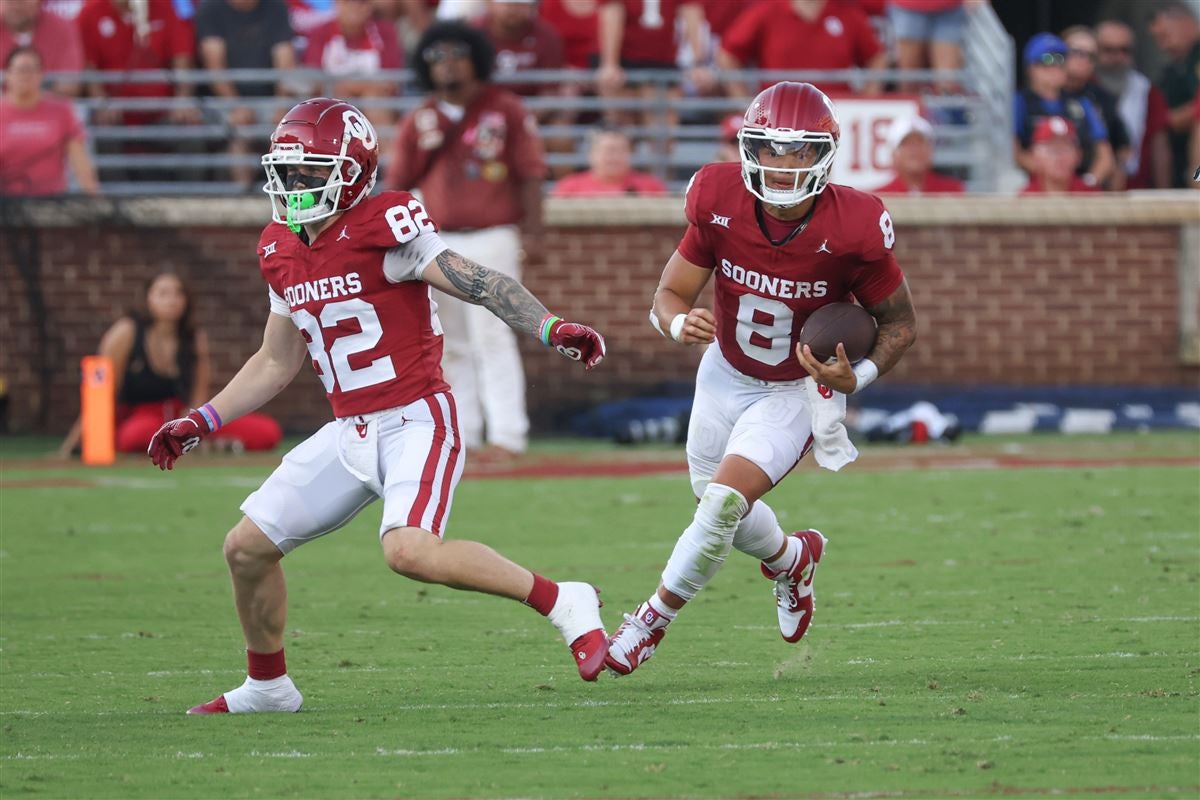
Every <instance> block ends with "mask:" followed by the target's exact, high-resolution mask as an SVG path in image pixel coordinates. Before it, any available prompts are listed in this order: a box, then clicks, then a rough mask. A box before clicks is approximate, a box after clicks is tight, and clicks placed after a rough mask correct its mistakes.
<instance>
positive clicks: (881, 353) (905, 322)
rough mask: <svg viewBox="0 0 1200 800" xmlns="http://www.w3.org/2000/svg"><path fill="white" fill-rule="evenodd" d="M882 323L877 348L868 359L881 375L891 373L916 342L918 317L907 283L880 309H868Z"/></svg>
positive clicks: (884, 302) (878, 307)
mask: <svg viewBox="0 0 1200 800" xmlns="http://www.w3.org/2000/svg"><path fill="white" fill-rule="evenodd" d="M867 311H869V312H871V316H873V317H875V321H876V322H878V323H879V333H878V334H877V335H876V337H875V346H874V347H873V348H871V352H870V353H868V354H867V358H869V359H871V360H872V361H874V362H875V365H876V366H877V367H879V374H880V375H882V374H883V373H885V372H887V371H888V370H890V369H891V368H892V367H894V366H896V364H897V363H898V362H899V361H900V357H901V356H903V355H904V351H906V350H908V348H909V347H911V346H912V343H913V342H914V341H916V338H917V314H916V312H915V311H914V310H913V305H912V297H911V296H910V295H909V293H908V281H904V282H903V283H901V284H900V288H899V289H897V290H896V291H894V292H892V294H891V295H890V296H889V297H888V298H887V299H886V300H884V301H883V302H882V303H879V304H878V305H874V306H871V307H870V308H868V309H867Z"/></svg>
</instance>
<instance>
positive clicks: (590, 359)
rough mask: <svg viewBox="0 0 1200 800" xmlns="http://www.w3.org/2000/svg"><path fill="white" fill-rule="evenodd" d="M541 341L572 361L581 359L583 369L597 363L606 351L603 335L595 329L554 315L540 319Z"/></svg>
mask: <svg viewBox="0 0 1200 800" xmlns="http://www.w3.org/2000/svg"><path fill="white" fill-rule="evenodd" d="M542 341H543V342H545V343H546V344H548V345H549V346H551V347H553V348H554V349H555V350H557V351H558V352H560V353H562V354H563V355H564V356H566V357H567V358H569V359H571V360H572V361H582V362H583V366H584V368H585V369H591V368H592V367H594V366H596V365H597V364H599V363H600V362H601V361H602V360H603V359H604V356H605V353H606V352H607V350H606V349H605V347H604V337H603V336H601V335H600V334H599V333H597V332H596V331H595V330H593V329H591V328H589V327H588V326H587V325H580V324H579V323H578V322H565V321H563V320H562V319H560V318H559V317H556V316H554V315H547V316H546V318H545V319H544V320H542Z"/></svg>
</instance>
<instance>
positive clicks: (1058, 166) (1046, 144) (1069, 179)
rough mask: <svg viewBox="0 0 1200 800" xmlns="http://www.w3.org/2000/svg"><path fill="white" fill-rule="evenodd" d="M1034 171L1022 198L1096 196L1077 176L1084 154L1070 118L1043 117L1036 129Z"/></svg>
mask: <svg viewBox="0 0 1200 800" xmlns="http://www.w3.org/2000/svg"><path fill="white" fill-rule="evenodd" d="M1031 150H1032V156H1033V170H1032V172H1031V174H1030V178H1029V185H1028V186H1026V187H1025V189H1024V190H1023V191H1022V192H1021V194H1059V193H1062V192H1072V193H1074V192H1094V191H1096V188H1095V187H1094V186H1089V185H1088V184H1086V183H1084V182H1083V179H1082V178H1080V177H1079V176H1078V175H1076V174H1075V170H1076V169H1077V168H1078V167H1079V162H1080V161H1081V160H1082V159H1083V152H1082V151H1081V150H1080V147H1079V136H1078V134H1076V132H1075V126H1074V125H1072V124H1071V121H1070V120H1068V119H1067V118H1066V117H1042V118H1041V119H1040V120H1038V122H1037V125H1036V126H1035V127H1034V129H1033V147H1032V148H1031Z"/></svg>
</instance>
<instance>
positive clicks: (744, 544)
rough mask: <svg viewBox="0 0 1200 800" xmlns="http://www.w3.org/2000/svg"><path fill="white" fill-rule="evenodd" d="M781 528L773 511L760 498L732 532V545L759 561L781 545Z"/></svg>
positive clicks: (774, 551)
mask: <svg viewBox="0 0 1200 800" xmlns="http://www.w3.org/2000/svg"><path fill="white" fill-rule="evenodd" d="M783 543H784V535H783V529H782V528H780V527H779V521H778V520H777V519H776V518H775V512H774V511H773V510H772V509H771V507H770V506H769V505H767V504H766V503H764V502H763V501H762V500H759V501H758V502H756V503H755V504H754V505H753V506H751V507H750V513H749V514H747V515H746V516H745V517H744V518H743V519H742V521H741V522H740V523H738V526H737V530H736V531H734V534H733V546H734V547H735V548H737V549H738V550H740V551H741V552H743V553H745V554H746V555H748V556H751V557H752V558H757V559H758V560H759V561H762V560H765V559H768V558H770V557H771V556H773V555H775V553H777V552H778V551H779V548H780V547H782V546H783Z"/></svg>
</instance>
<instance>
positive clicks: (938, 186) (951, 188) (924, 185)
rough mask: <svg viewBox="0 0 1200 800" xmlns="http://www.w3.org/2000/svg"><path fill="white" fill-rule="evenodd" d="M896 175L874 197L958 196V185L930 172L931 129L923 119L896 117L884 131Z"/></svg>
mask: <svg viewBox="0 0 1200 800" xmlns="http://www.w3.org/2000/svg"><path fill="white" fill-rule="evenodd" d="M888 146H889V147H890V148H891V151H892V169H893V170H894V171H895V173H896V175H895V177H893V178H892V180H891V181H889V182H888V183H885V184H884V185H883V186H880V187H879V188H878V189H876V190H875V194H961V193H962V192H964V191H966V187H965V186H963V183H962V181H960V180H957V179H955V178H951V177H949V176H948V175H939V174H938V173H936V172H934V171H933V126H932V125H930V124H929V121H928V120H926V119H925V118H924V117H917V116H913V117H900V118H898V119H897V120H896V121H895V122H893V123H892V127H891V128H890V129H889V130H888Z"/></svg>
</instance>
